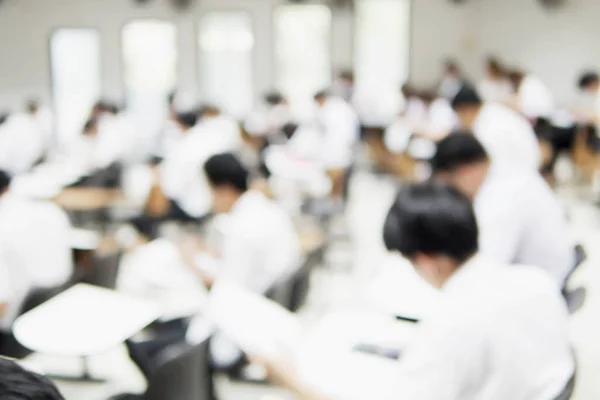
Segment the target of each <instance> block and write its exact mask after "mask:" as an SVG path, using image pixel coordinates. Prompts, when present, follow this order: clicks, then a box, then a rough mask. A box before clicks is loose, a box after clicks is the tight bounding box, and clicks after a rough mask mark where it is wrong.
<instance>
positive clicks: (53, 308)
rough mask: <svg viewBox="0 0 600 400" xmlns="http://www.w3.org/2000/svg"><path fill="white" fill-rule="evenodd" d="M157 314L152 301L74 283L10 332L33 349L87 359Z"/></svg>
mask: <svg viewBox="0 0 600 400" xmlns="http://www.w3.org/2000/svg"><path fill="white" fill-rule="evenodd" d="M158 316H159V314H158V311H157V307H156V306H155V305H154V304H153V303H150V302H147V301H144V300H140V299H136V298H133V297H129V296H126V295H122V294H119V293H116V292H114V291H111V290H106V289H101V288H97V287H94V286H90V285H85V284H78V285H75V286H73V287H72V288H71V289H68V290H67V291H65V292H63V293H61V294H60V295H58V296H56V297H55V298H53V299H52V300H50V301H48V302H46V303H44V304H42V305H41V306H39V307H37V308H35V309H33V310H32V311H30V312H28V313H25V314H24V315H22V316H20V317H19V318H17V320H16V321H15V323H14V325H13V332H14V335H15V338H16V339H17V340H18V341H19V342H20V343H21V344H22V345H23V346H25V347H27V348H29V349H31V350H33V351H38V352H42V353H48V354H54V355H61V356H80V357H86V356H91V355H94V354H99V353H102V352H105V351H107V350H109V349H111V348H113V347H115V346H118V345H119V344H121V343H123V342H124V341H125V340H127V339H129V338H130V337H132V336H133V335H135V334H136V333H137V332H139V331H140V330H142V329H143V328H144V327H146V326H147V325H149V324H150V323H152V322H153V321H155V320H156V319H157V318H158Z"/></svg>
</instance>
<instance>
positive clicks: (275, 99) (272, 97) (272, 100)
mask: <svg viewBox="0 0 600 400" xmlns="http://www.w3.org/2000/svg"><path fill="white" fill-rule="evenodd" d="M263 100H264V101H265V103H267V104H268V105H270V106H276V105H279V104H281V103H283V102H284V101H285V97H283V95H282V94H281V93H279V92H269V93H267V94H265V95H264V96H263Z"/></svg>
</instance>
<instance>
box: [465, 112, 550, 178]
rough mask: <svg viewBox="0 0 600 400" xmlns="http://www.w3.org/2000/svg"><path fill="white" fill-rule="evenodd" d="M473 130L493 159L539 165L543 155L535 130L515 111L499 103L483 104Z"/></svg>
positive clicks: (522, 164) (503, 162)
mask: <svg viewBox="0 0 600 400" xmlns="http://www.w3.org/2000/svg"><path fill="white" fill-rule="evenodd" d="M472 130H473V133H474V134H475V136H476V137H477V139H479V141H480V142H481V144H482V145H483V146H484V147H485V149H486V151H487V152H488V154H489V155H490V157H491V158H492V160H493V161H494V162H497V163H502V164H505V163H510V164H512V165H518V166H520V167H524V168H528V169H530V170H537V169H538V168H539V166H540V162H541V161H540V160H541V155H540V147H539V144H538V141H537V138H536V136H535V132H534V131H533V128H532V127H531V125H530V124H529V122H528V121H527V119H525V117H523V116H522V115H519V114H518V113H517V112H516V111H513V110H511V109H510V108H508V107H506V106H503V105H500V104H484V105H483V106H482V108H481V111H480V112H479V115H478V116H477V119H476V120H475V122H474V123H473V126H472Z"/></svg>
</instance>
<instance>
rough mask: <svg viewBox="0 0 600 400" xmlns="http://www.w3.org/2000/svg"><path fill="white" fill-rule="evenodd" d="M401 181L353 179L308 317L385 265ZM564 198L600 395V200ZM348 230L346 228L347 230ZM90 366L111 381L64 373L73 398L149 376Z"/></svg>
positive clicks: (575, 331)
mask: <svg viewBox="0 0 600 400" xmlns="http://www.w3.org/2000/svg"><path fill="white" fill-rule="evenodd" d="M395 190H396V189H395V183H394V182H393V180H391V179H389V178H388V177H383V176H375V175H372V174H370V173H358V174H357V175H356V176H355V178H354V179H353V184H352V190H351V199H352V201H351V203H350V205H349V207H348V210H347V215H346V218H345V220H342V221H339V224H337V225H339V226H337V227H336V229H334V230H335V231H339V232H340V233H341V237H340V239H337V240H336V242H335V244H334V246H332V249H331V251H330V252H329V254H328V256H327V264H328V265H327V266H326V267H325V268H322V269H320V270H318V272H317V274H316V276H315V285H314V286H313V289H314V290H313V292H312V293H311V297H310V300H309V305H308V306H307V309H306V310H305V312H304V316H305V317H306V318H307V320H310V319H311V318H313V317H315V318H318V317H319V316H320V315H323V313H325V312H327V311H329V310H331V309H334V308H336V307H340V306H350V305H352V304H354V303H356V302H357V301H359V300H358V299H359V298H360V296H357V295H356V293H358V292H360V290H361V287H362V285H363V284H364V282H365V281H366V280H367V279H369V277H370V276H372V275H373V274H374V272H375V270H376V269H377V265H378V262H379V260H381V259H382V257H384V255H385V251H384V248H383V244H382V241H381V226H382V223H383V219H384V216H385V214H386V212H387V209H388V206H389V204H390V201H391V199H392V197H393V195H394V192H395ZM559 194H560V198H561V200H562V201H563V203H564V205H565V210H566V212H567V213H568V216H569V218H570V221H571V228H572V231H573V235H574V236H575V238H576V239H577V240H578V241H579V242H580V243H581V244H583V245H584V246H585V248H586V250H587V252H588V255H589V258H588V261H587V262H586V263H585V264H584V265H582V266H581V268H580V269H579V270H578V271H577V273H576V274H575V276H574V277H573V280H572V285H573V287H577V286H583V287H585V289H586V302H585V304H584V305H583V307H582V308H581V309H580V310H579V311H578V312H577V313H575V315H573V316H572V320H571V328H572V329H571V330H572V336H573V343H574V346H575V348H576V350H577V354H578V361H579V374H578V386H577V392H576V396H575V399H576V400H592V399H599V398H600V384H598V379H597V377H598V376H600V340H598V338H599V337H600V322H599V319H598V315H599V314H600V269H598V267H597V266H596V264H598V263H600V246H594V244H595V243H600V208H599V207H596V206H594V205H593V204H592V203H593V202H592V201H591V200H590V199H591V195H590V193H589V191H587V190H585V189H579V188H575V187H564V188H561V189H560V190H559ZM344 233H345V234H346V235H344ZM31 360H32V361H33V362H35V363H36V364H38V365H40V366H41V367H42V368H43V369H44V370H46V371H52V372H63V373H76V372H77V371H79V368H80V360H73V359H56V358H51V357H48V356H44V355H33V356H32V357H31ZM90 368H91V371H92V373H93V374H94V375H95V376H100V377H105V378H107V379H108V382H107V383H104V384H85V385H81V384H74V383H67V382H62V381H58V382H57V383H58V385H59V387H60V389H61V390H62V391H63V393H64V395H65V397H66V399H67V400H71V399H72V400H80V399H83V398H85V399H86V400H100V399H107V398H108V397H110V396H111V395H113V394H115V393H119V392H123V391H128V392H132V391H133V392H139V391H141V390H143V387H144V382H143V379H142V378H141V376H140V375H139V373H138V372H137V371H136V369H135V368H134V367H133V365H132V364H131V363H130V362H129V361H128V359H127V357H126V355H125V353H124V350H123V349H115V350H114V351H112V352H110V353H108V354H105V355H102V356H98V357H94V358H93V359H91V360H90ZM219 386H220V389H221V397H222V399H223V400H271V399H281V400H287V399H290V398H291V397H290V395H289V394H287V393H286V392H285V391H281V390H277V389H273V388H268V387H264V386H257V385H240V384H232V383H230V382H227V381H226V380H220V382H219Z"/></svg>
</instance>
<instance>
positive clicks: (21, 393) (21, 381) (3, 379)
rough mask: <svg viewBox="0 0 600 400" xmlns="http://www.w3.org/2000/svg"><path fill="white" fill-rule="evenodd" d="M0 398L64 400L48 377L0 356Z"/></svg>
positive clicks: (7, 399)
mask: <svg viewBox="0 0 600 400" xmlns="http://www.w3.org/2000/svg"><path fill="white" fill-rule="evenodd" d="M0 399H2V400H32V399H35V400H64V397H63V396H62V395H61V394H60V392H59V391H58V389H57V388H56V387H55V386H54V385H53V384H52V382H50V380H49V379H47V378H45V377H43V376H40V375H37V374H35V373H33V372H30V371H27V370H25V369H24V368H22V367H21V366H19V365H18V364H17V363H15V362H14V361H11V360H7V359H5V358H2V357H0Z"/></svg>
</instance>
